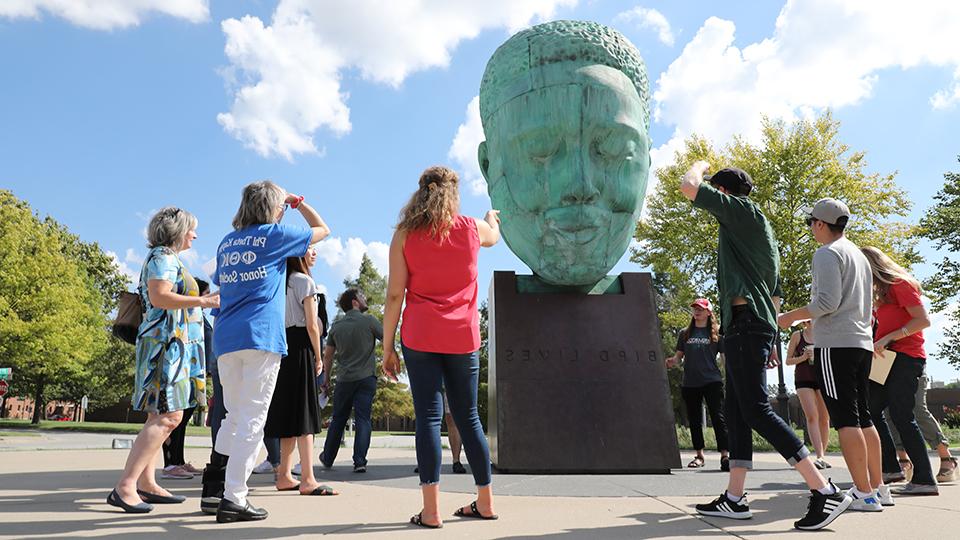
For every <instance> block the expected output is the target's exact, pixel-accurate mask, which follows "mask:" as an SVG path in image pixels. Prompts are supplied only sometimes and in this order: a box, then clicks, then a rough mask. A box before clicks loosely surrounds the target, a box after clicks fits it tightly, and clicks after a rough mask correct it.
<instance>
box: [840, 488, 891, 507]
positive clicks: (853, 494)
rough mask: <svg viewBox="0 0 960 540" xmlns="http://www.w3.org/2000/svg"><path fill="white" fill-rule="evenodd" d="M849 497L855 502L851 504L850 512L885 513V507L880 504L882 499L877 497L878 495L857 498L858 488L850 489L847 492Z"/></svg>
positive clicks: (872, 494)
mask: <svg viewBox="0 0 960 540" xmlns="http://www.w3.org/2000/svg"><path fill="white" fill-rule="evenodd" d="M847 495H848V496H849V497H850V498H851V499H853V502H851V503H850V510H853V511H856V512H883V505H881V504H880V498H879V497H877V494H876V493H871V494H870V495H867V496H866V497H862V498H861V497H858V496H857V489H856V488H850V489H848V490H847Z"/></svg>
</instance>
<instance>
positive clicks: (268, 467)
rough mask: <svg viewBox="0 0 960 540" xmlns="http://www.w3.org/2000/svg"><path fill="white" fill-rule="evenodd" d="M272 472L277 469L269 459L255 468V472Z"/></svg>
mask: <svg viewBox="0 0 960 540" xmlns="http://www.w3.org/2000/svg"><path fill="white" fill-rule="evenodd" d="M272 472H276V469H275V468H274V467H273V464H272V463H270V462H269V461H268V460H263V463H261V464H259V465H257V466H256V467H254V468H253V474H268V473H272Z"/></svg>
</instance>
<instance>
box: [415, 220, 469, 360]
mask: <svg viewBox="0 0 960 540" xmlns="http://www.w3.org/2000/svg"><path fill="white" fill-rule="evenodd" d="M479 251H480V233H479V232H478V231H477V222H476V221H475V220H474V219H473V218H471V217H466V216H459V215H458V216H457V217H455V218H454V220H453V226H452V227H451V228H450V236H448V237H447V239H446V240H444V241H443V243H440V242H439V241H437V240H436V239H434V238H433V237H431V236H430V233H429V231H410V232H409V233H408V234H407V239H406V242H405V243H404V245H403V258H404V259H405V260H406V262H407V272H408V277H407V298H406V307H405V308H404V309H403V323H402V325H401V327H400V339H401V340H402V341H403V344H404V345H405V346H407V347H409V348H411V349H414V350H417V351H422V352H435V353H446V354H467V353H472V352H474V351H476V350H478V349H479V348H480V312H479V311H478V310H477V254H478V253H479Z"/></svg>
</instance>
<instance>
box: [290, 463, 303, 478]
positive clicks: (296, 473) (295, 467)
mask: <svg viewBox="0 0 960 540" xmlns="http://www.w3.org/2000/svg"><path fill="white" fill-rule="evenodd" d="M301 470H302V469H301V468H300V464H299V463H297V464H296V465H294V466H293V471H291V472H293V474H295V475H297V476H300V471H301Z"/></svg>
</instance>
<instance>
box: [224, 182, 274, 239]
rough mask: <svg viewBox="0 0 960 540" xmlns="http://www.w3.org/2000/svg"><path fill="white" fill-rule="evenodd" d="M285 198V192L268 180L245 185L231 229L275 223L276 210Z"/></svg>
mask: <svg viewBox="0 0 960 540" xmlns="http://www.w3.org/2000/svg"><path fill="white" fill-rule="evenodd" d="M286 198H287V192H286V191H284V190H283V188H281V187H280V186H278V185H276V184H274V183H273V182H271V181H269V180H261V181H259V182H253V183H250V184H247V186H246V187H245V188H243V195H242V197H241V200H240V209H239V210H237V214H236V215H235V216H233V228H234V230H237V231H239V230H240V229H245V228H247V227H250V226H251V225H262V224H264V223H276V221H277V208H278V207H279V206H280V205H281V204H283V201H284V199H286Z"/></svg>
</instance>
